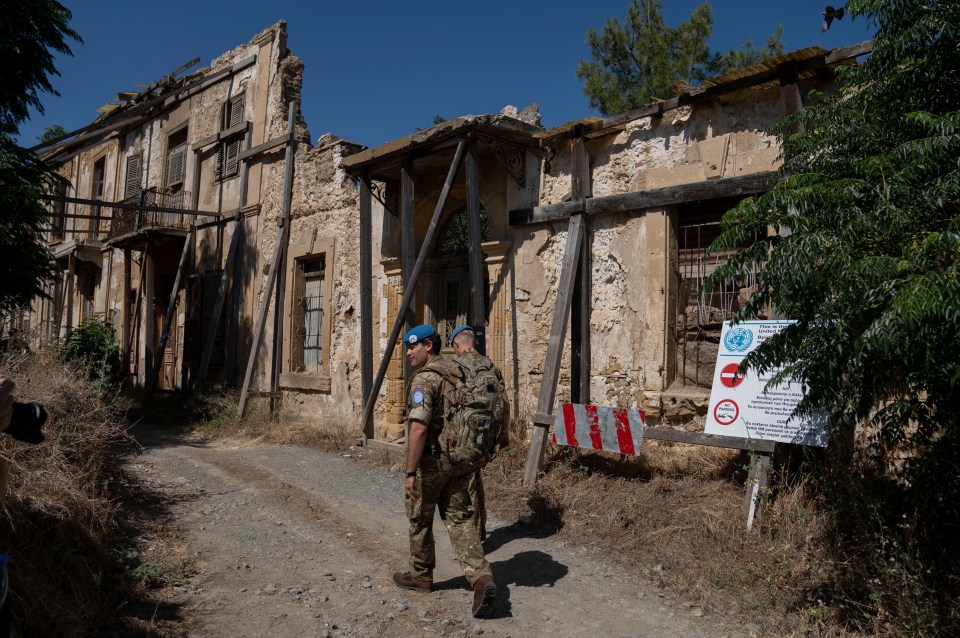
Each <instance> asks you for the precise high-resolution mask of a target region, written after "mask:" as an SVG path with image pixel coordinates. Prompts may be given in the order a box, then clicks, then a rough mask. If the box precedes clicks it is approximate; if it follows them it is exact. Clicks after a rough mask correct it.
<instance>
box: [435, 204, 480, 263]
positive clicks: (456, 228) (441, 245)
mask: <svg viewBox="0 0 960 638" xmlns="http://www.w3.org/2000/svg"><path fill="white" fill-rule="evenodd" d="M480 241H482V242H483V241H490V219H489V218H488V217H487V211H485V210H484V209H483V206H481V207H480ZM469 251H470V220H468V219H467V207H466V206H464V207H462V208H460V209H458V210H456V211H454V212H453V213H452V214H451V215H450V217H449V218H448V219H447V222H446V224H444V226H443V228H442V229H441V230H440V238H439V239H438V240H437V250H436V256H437V257H451V256H455V255H460V254H461V253H467V252H469Z"/></svg>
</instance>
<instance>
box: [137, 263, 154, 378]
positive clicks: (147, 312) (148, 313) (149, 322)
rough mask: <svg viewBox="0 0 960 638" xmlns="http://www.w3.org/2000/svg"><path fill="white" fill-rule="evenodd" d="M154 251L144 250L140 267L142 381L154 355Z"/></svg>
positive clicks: (151, 364)
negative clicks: (141, 291)
mask: <svg viewBox="0 0 960 638" xmlns="http://www.w3.org/2000/svg"><path fill="white" fill-rule="evenodd" d="M153 253H154V251H150V252H149V254H148V253H147V252H146V251H144V254H143V263H142V264H141V267H142V268H143V270H144V273H146V274H145V275H144V277H143V286H141V288H143V310H142V313H143V314H142V315H141V317H142V318H143V355H144V356H143V365H144V371H143V373H144V382H146V375H147V374H149V370H150V369H151V368H152V367H153V359H154V357H155V356H156V349H155V348H154V345H153V338H154V331H155V326H154V324H153V302H154V299H155V298H156V294H155V288H156V284H157V260H156V259H155V258H154V255H153ZM137 376H140V362H139V360H138V361H137Z"/></svg>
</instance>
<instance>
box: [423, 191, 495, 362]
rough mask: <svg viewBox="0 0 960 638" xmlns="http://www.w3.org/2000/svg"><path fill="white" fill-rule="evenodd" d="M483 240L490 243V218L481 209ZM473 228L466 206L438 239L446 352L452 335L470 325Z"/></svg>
mask: <svg viewBox="0 0 960 638" xmlns="http://www.w3.org/2000/svg"><path fill="white" fill-rule="evenodd" d="M480 241H481V242H487V241H490V219H489V218H488V217H487V211H486V210H484V208H483V206H481V207H480ZM469 251H470V229H469V220H468V218H467V207H466V206H463V207H461V208H459V209H457V210H455V211H454V212H453V213H451V214H450V216H449V217H448V218H447V221H446V222H445V223H444V225H443V227H442V228H441V229H440V233H439V235H438V238H437V243H436V244H435V248H434V252H433V264H434V271H435V277H436V279H435V281H436V282H437V286H438V289H437V291H436V296H435V299H436V300H437V305H436V308H435V317H436V323H437V332H438V333H439V334H440V338H441V340H442V343H443V348H444V352H446V351H447V350H448V349H449V345H448V343H449V340H450V333H451V332H452V331H453V329H454V328H455V327H457V326H459V325H461V324H465V323H468V317H469V314H470V256H469ZM483 293H484V295H483V296H484V304H483V306H484V319H486V320H489V316H490V282H489V275H488V272H487V268H486V266H484V268H483Z"/></svg>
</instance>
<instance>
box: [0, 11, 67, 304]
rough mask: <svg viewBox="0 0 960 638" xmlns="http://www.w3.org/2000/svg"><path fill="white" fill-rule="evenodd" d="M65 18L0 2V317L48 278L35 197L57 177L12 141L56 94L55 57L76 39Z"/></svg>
mask: <svg viewBox="0 0 960 638" xmlns="http://www.w3.org/2000/svg"><path fill="white" fill-rule="evenodd" d="M70 15H71V14H70V11H68V10H67V9H66V8H65V7H63V6H62V5H61V4H60V3H58V2H55V1H54V0H31V1H30V2H22V1H20V0H12V1H11V0H0V52H2V55H3V60H4V64H3V67H2V70H0V311H2V310H9V309H12V308H14V307H16V306H20V305H24V304H26V303H27V302H29V300H30V299H31V298H32V297H33V296H35V295H38V294H42V293H43V281H44V280H45V279H48V278H49V277H51V276H52V275H53V272H54V264H53V262H52V259H51V256H50V253H49V251H47V249H46V247H45V245H44V244H43V242H42V240H41V237H40V235H39V232H38V230H39V229H40V228H42V227H43V226H44V225H45V224H46V221H47V211H46V210H45V209H44V207H43V206H42V205H41V203H40V200H39V199H38V198H39V196H40V195H41V194H43V193H44V192H50V191H51V190H52V188H53V185H54V184H55V183H56V181H57V179H58V178H57V176H56V175H55V174H54V173H53V172H52V171H51V170H50V169H49V168H48V167H47V166H46V165H45V164H44V163H43V162H42V161H40V160H39V159H38V158H37V157H35V156H34V155H33V154H32V153H30V152H29V151H27V150H26V149H23V148H21V147H20V146H19V145H18V144H17V143H16V141H15V140H14V136H15V135H16V134H17V131H18V129H19V125H20V124H21V123H22V122H23V121H24V120H25V119H26V118H27V117H28V115H29V112H30V109H31V108H32V109H35V110H36V111H38V112H41V113H42V112H43V107H42V105H41V103H40V95H41V94H42V93H44V92H50V93H54V94H55V93H56V92H55V91H54V90H53V87H52V86H51V84H50V80H49V78H50V76H51V75H56V74H57V70H56V68H55V67H54V63H53V61H54V52H58V53H67V54H69V53H70V48H69V46H68V45H67V41H68V40H70V39H73V40H79V36H77V34H76V33H74V31H73V30H72V29H70V27H69V26H68V24H67V23H68V21H69V19H70Z"/></svg>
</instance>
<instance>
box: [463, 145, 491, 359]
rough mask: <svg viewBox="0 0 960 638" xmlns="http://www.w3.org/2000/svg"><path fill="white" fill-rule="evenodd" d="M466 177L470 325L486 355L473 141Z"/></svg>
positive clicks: (467, 158) (477, 167)
mask: <svg viewBox="0 0 960 638" xmlns="http://www.w3.org/2000/svg"><path fill="white" fill-rule="evenodd" d="M464 173H465V177H466V186H467V224H468V228H469V235H470V237H469V239H470V248H469V257H470V262H469V263H470V312H469V315H468V321H467V323H469V324H470V325H471V326H473V327H474V328H476V329H477V330H478V332H479V334H478V335H477V336H478V340H477V344H476V345H477V352H479V353H480V354H484V355H485V354H486V353H487V331H486V328H485V326H486V323H487V309H486V308H485V301H484V299H485V295H484V285H483V271H484V269H485V268H486V265H485V264H484V263H483V252H482V251H481V250H480V243H481V241H482V237H481V230H480V169H479V165H478V162H477V145H476V142H474V141H473V140H470V141H469V142H467V155H466V157H465V158H464Z"/></svg>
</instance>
